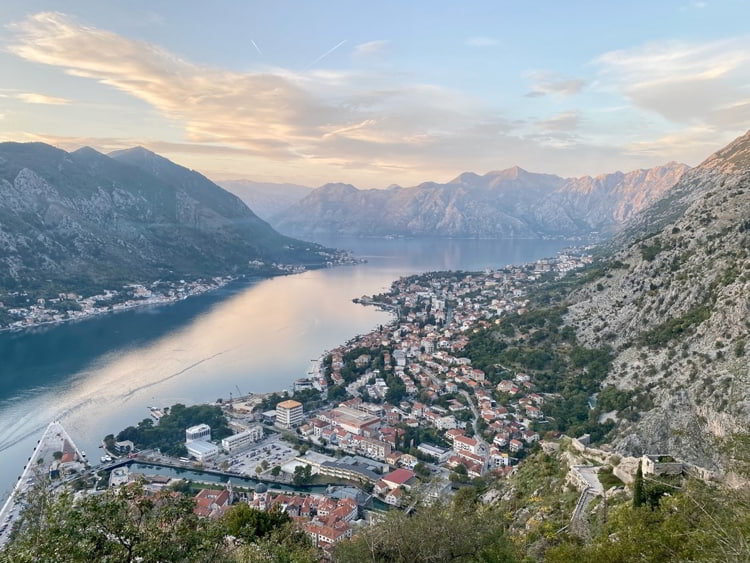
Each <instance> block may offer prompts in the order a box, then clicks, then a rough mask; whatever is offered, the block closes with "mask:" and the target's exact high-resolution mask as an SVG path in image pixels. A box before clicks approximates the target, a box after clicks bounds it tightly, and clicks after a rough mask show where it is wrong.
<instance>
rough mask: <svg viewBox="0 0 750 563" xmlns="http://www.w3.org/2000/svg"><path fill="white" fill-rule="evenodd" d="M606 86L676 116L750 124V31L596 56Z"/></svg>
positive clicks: (676, 118) (740, 125) (681, 120)
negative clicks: (749, 87)
mask: <svg viewBox="0 0 750 563" xmlns="http://www.w3.org/2000/svg"><path fill="white" fill-rule="evenodd" d="M594 62H595V65H597V67H598V69H599V73H600V76H599V83H600V87H601V88H603V89H609V90H610V91H612V92H615V93H619V94H621V95H622V96H623V97H625V98H626V99H628V100H630V102H631V103H632V104H633V105H634V106H636V107H638V108H641V109H643V110H647V111H650V112H654V113H656V114H659V115H660V116H662V117H663V118H665V119H667V120H669V121H672V122H675V123H684V124H691V125H697V124H699V123H704V124H710V125H714V126H720V127H721V126H724V125H726V124H727V123H728V122H731V121H732V119H734V129H735V130H736V129H737V128H747V127H750V120H749V119H748V117H749V116H748V112H747V109H746V103H747V100H748V97H749V96H748V90H747V85H748V84H750V37H738V38H731V39H725V40H721V41H713V42H705V43H687V42H678V41H668V42H657V43H649V44H646V45H642V46H639V47H637V48H633V49H624V50H618V51H610V52H607V53H604V54H603V55H601V56H600V57H598V58H597V59H596V60H595V61H594Z"/></svg>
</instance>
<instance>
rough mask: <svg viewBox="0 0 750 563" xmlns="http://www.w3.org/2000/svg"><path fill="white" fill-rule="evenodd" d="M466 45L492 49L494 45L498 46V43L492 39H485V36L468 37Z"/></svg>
mask: <svg viewBox="0 0 750 563" xmlns="http://www.w3.org/2000/svg"><path fill="white" fill-rule="evenodd" d="M466 44H467V45H468V46H469V47H492V46H494V45H499V44H500V41H498V40H497V39H495V38H494V37H487V36H486V35H477V36H475V37H469V38H468V39H467V40H466Z"/></svg>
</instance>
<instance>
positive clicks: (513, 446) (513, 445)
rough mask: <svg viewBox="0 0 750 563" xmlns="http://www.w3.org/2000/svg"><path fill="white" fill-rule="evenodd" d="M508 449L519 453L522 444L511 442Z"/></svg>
mask: <svg viewBox="0 0 750 563" xmlns="http://www.w3.org/2000/svg"><path fill="white" fill-rule="evenodd" d="M509 449H510V451H511V452H520V451H521V450H522V449H523V443H522V442H520V441H518V440H511V441H510V445H509Z"/></svg>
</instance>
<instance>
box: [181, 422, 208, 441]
mask: <svg viewBox="0 0 750 563" xmlns="http://www.w3.org/2000/svg"><path fill="white" fill-rule="evenodd" d="M193 440H205V441H206V442H209V441H211V427H210V426H209V425H208V424H198V425H196V426H191V427H190V428H188V429H187V430H185V442H192V441H193Z"/></svg>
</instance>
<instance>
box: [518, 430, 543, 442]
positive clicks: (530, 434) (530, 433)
mask: <svg viewBox="0 0 750 563" xmlns="http://www.w3.org/2000/svg"><path fill="white" fill-rule="evenodd" d="M521 436H522V437H523V441H524V442H526V443H527V444H533V443H534V442H538V441H539V433H538V432H536V431H534V430H524V431H523V432H521Z"/></svg>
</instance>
